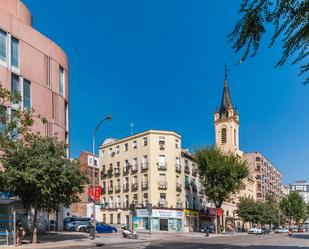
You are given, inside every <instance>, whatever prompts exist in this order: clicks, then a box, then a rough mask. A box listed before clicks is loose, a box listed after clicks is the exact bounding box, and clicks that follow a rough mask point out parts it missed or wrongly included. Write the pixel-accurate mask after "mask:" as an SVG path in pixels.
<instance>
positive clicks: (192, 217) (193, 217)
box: [183, 209, 200, 232]
mask: <svg viewBox="0 0 309 249" xmlns="http://www.w3.org/2000/svg"><path fill="white" fill-rule="evenodd" d="M183 213H184V231H185V232H199V230H200V226H199V212H198V211H192V210H188V209H185V210H184V212H183Z"/></svg>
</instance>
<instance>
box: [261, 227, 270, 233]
mask: <svg viewBox="0 0 309 249" xmlns="http://www.w3.org/2000/svg"><path fill="white" fill-rule="evenodd" d="M269 232H270V231H269V229H268V228H266V227H262V234H267V235H269Z"/></svg>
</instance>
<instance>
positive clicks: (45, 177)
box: [0, 85, 86, 243]
mask: <svg viewBox="0 0 309 249" xmlns="http://www.w3.org/2000/svg"><path fill="white" fill-rule="evenodd" d="M20 101H21V97H20V95H19V94H18V93H13V94H11V93H10V92H9V91H8V90H6V89H4V88H3V87H2V86H1V85H0V104H2V105H1V107H2V111H1V112H0V122H1V132H0V151H1V153H0V162H1V165H2V167H3V170H2V171H0V192H9V193H11V194H13V195H15V196H17V197H19V198H20V200H21V202H22V203H23V205H24V206H25V208H27V209H28V211H30V210H34V219H33V224H32V228H33V242H34V243H35V242H36V230H37V229H36V213H37V211H39V210H42V211H43V210H45V211H51V210H55V211H56V210H57V209H58V207H59V205H60V204H65V205H67V206H69V205H70V204H71V203H73V202H77V201H78V200H79V194H80V193H82V192H83V187H82V186H83V184H84V183H85V181H86V177H85V175H84V173H83V172H81V170H80V166H79V162H78V161H71V160H69V159H68V158H67V157H66V145H65V144H64V143H63V142H60V141H58V140H57V138H55V137H43V136H41V134H39V133H36V134H34V133H32V132H31V128H32V125H33V123H34V120H41V121H42V122H45V119H44V118H42V117H40V116H35V112H34V110H32V109H30V110H21V108H20V105H18V104H19V103H20ZM11 103H16V104H17V107H14V108H12V104H11ZM7 107H9V108H12V109H11V112H10V113H11V115H8V112H7V111H6V108H7ZM13 114H14V115H13Z"/></svg>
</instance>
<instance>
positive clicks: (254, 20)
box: [228, 0, 309, 84]
mask: <svg viewBox="0 0 309 249" xmlns="http://www.w3.org/2000/svg"><path fill="white" fill-rule="evenodd" d="M308 9H309V8H308V1H307V0H243V1H242V4H241V6H240V10H239V14H241V15H242V16H241V18H240V20H239V21H238V22H237V23H236V24H235V26H234V29H233V31H232V32H231V34H229V35H228V38H229V41H230V42H232V41H234V44H233V46H232V47H233V49H234V51H235V52H236V53H237V52H239V51H240V50H242V49H243V48H244V52H243V54H242V57H241V59H240V63H241V62H242V61H244V60H245V59H246V58H247V57H248V55H249V54H250V53H251V57H253V56H255V55H256V53H257V51H258V49H259V47H260V44H261V40H262V38H263V36H264V34H265V32H266V26H269V25H273V26H274V33H273V35H272V37H271V39H270V44H269V47H271V46H273V45H274V43H275V41H276V40H277V39H279V38H280V37H281V41H282V49H283V52H282V56H281V58H280V59H279V61H278V62H277V64H276V65H275V67H278V66H282V65H283V64H284V63H285V62H286V60H287V59H288V58H289V57H292V56H293V60H292V64H296V63H298V62H301V61H303V62H304V64H303V65H301V66H300V74H304V73H307V72H308V70H309V62H308V59H307V58H308V53H309V51H308V47H309V46H308V45H309V25H308V20H309V11H308ZM308 83H309V77H308V76H307V78H306V79H305V82H304V84H308Z"/></svg>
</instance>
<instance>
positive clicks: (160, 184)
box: [158, 181, 167, 189]
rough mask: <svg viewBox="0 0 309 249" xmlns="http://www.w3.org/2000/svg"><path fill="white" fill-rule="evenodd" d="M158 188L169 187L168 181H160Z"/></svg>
mask: <svg viewBox="0 0 309 249" xmlns="http://www.w3.org/2000/svg"><path fill="white" fill-rule="evenodd" d="M158 188H159V189H167V182H165V181H163V182H158Z"/></svg>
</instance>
